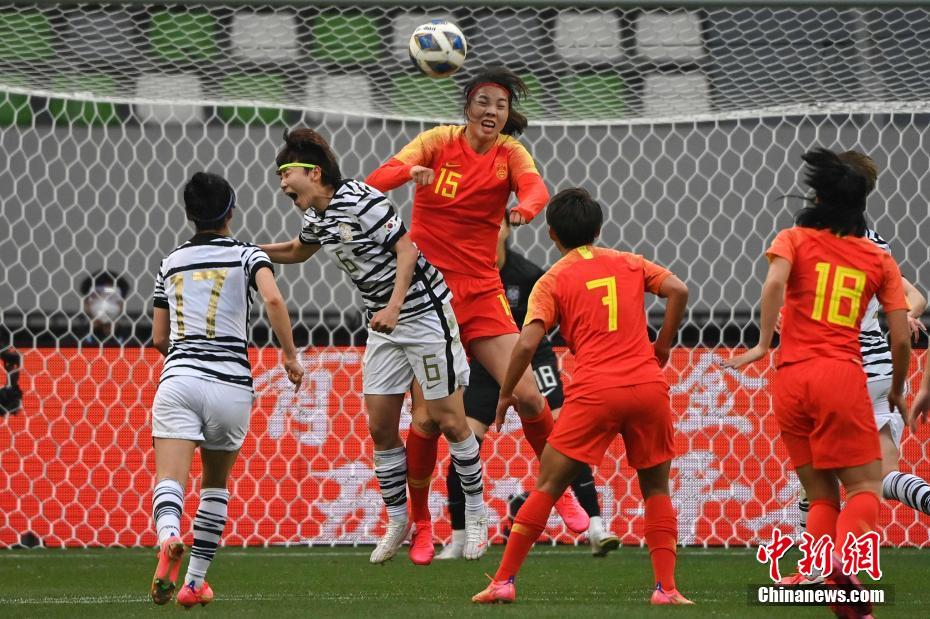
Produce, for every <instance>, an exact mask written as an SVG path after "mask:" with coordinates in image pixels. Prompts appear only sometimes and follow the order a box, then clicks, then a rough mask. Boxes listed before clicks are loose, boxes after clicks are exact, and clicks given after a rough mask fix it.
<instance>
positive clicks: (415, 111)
mask: <svg viewBox="0 0 930 619" xmlns="http://www.w3.org/2000/svg"><path fill="white" fill-rule="evenodd" d="M391 108H392V109H391V111H392V112H393V115H395V116H417V117H426V118H432V119H436V118H444V119H453V118H459V117H461V115H462V112H461V105H460V103H459V90H458V88H457V87H456V85H455V82H453V81H452V80H448V79H446V80H434V79H432V78H429V77H426V76H425V75H399V76H397V77H395V78H394V82H393V85H392V88H391Z"/></svg>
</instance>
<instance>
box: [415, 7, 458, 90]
mask: <svg viewBox="0 0 930 619" xmlns="http://www.w3.org/2000/svg"><path fill="white" fill-rule="evenodd" d="M467 53H468V43H467V42H466V41H465V35H464V34H462V31H461V30H459V28H458V26H456V25H455V24H452V23H449V22H447V21H445V20H442V19H434V20H433V21H431V22H429V23H428V24H423V25H422V26H420V27H418V28H417V29H416V30H414V31H413V35H411V37H410V60H411V61H412V62H413V66H415V67H416V68H417V69H419V70H420V71H421V72H423V73H424V74H425V75H428V76H430V77H447V76H449V75H452V74H453V73H455V72H456V71H458V70H459V69H460V68H462V65H463V64H465V55H466V54H467Z"/></svg>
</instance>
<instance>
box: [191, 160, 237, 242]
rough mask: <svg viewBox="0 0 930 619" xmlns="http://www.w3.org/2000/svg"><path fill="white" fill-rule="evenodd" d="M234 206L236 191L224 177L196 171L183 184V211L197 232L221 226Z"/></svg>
mask: <svg viewBox="0 0 930 619" xmlns="http://www.w3.org/2000/svg"><path fill="white" fill-rule="evenodd" d="M235 206H236V192H234V191H233V188H232V186H230V184H229V183H228V182H227V181H226V179H225V178H223V177H222V176H220V175H218V174H212V173H210V172H196V173H195V174H194V176H192V177H191V179H190V180H189V181H187V184H186V185H184V211H185V212H186V213H187V218H188V219H190V220H191V221H193V222H194V226H195V228H196V229H197V231H198V232H200V231H202V230H216V229H218V228H222V227H223V224H224V223H225V222H226V220H227V218H228V217H229V213H230V211H231V210H232V209H233V208H235Z"/></svg>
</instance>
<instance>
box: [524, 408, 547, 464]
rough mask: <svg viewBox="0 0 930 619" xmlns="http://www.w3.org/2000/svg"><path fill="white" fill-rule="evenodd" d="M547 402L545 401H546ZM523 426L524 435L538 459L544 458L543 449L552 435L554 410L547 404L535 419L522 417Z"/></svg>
mask: <svg viewBox="0 0 930 619" xmlns="http://www.w3.org/2000/svg"><path fill="white" fill-rule="evenodd" d="M544 401H545V400H544ZM520 422H521V423H522V424H523V435H524V436H525V437H526V440H527V442H528V443H529V444H530V446H531V447H532V448H533V451H535V452H536V458H537V459H538V458H539V457H540V456H542V452H543V448H544V447H545V446H546V439H547V438H549V435H550V434H552V425H553V423H554V422H553V421H552V409H551V408H549V403H548V402H546V403H545V406H544V407H543V409H542V412H540V413H539V415H538V416H536V417H533V418H527V417H520Z"/></svg>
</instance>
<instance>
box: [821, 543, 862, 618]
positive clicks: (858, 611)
mask: <svg viewBox="0 0 930 619" xmlns="http://www.w3.org/2000/svg"><path fill="white" fill-rule="evenodd" d="M827 583H830V584H837V585H842V586H844V587H849V588H853V589H858V590H860V591H862V590H863V587H862V583H861V582H859V579H858V578H856V575H855V574H844V573H843V560H842V559H840V557H839V556H838V555H837V554H836V553H835V552H834V553H833V565H832V567H831V570H830V576H829V579H828V580H827ZM830 608H831V610H833V613H834V614H835V615H836V616H837V617H856V618H859V617H867V616H869V615H871V614H872V602H868V601H867V602H857V603H855V604H852V603H850V604H836V605H831V606H830Z"/></svg>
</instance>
